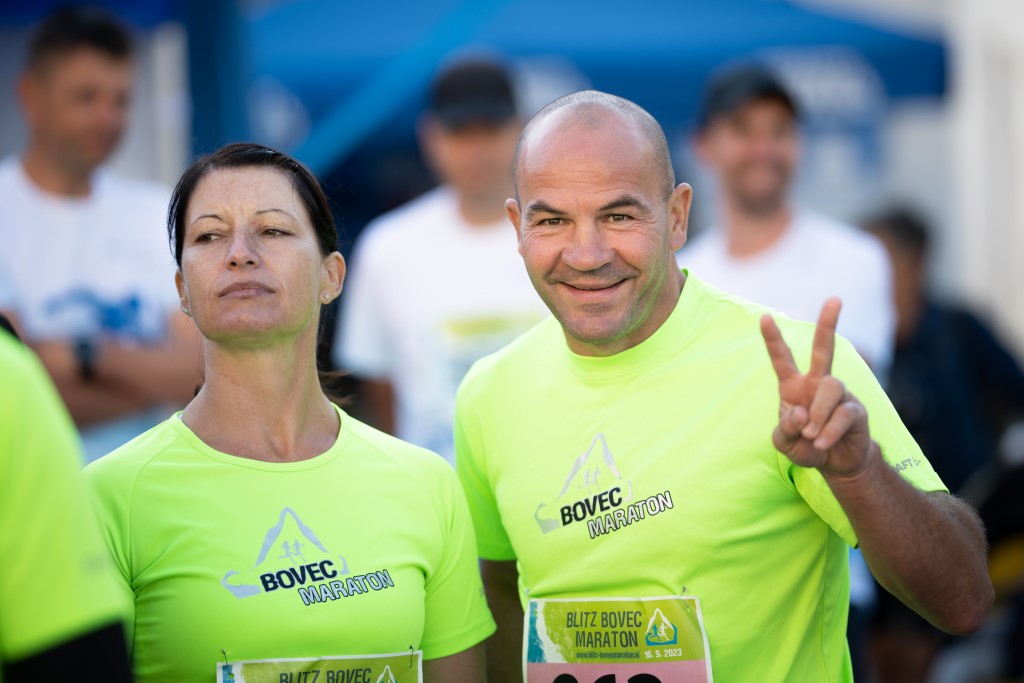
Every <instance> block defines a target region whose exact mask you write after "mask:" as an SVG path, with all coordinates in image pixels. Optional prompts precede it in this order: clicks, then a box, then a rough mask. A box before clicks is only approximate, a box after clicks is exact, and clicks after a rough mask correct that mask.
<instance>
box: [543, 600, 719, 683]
mask: <svg viewBox="0 0 1024 683" xmlns="http://www.w3.org/2000/svg"><path fill="white" fill-rule="evenodd" d="M523 658H524V663H523V671H524V672H525V674H526V681H527V683H712V677H711V656H710V651H709V649H708V639H707V635H706V634H705V632H704V619H703V617H702V616H701V612H700V601H699V600H698V599H697V598H695V597H664V598H571V599H564V600H530V604H529V606H528V609H527V613H526V624H525V632H524V637H523Z"/></svg>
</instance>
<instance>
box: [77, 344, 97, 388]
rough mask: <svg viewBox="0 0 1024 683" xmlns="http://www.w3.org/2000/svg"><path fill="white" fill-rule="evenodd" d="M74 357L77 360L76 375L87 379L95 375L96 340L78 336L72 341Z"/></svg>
mask: <svg viewBox="0 0 1024 683" xmlns="http://www.w3.org/2000/svg"><path fill="white" fill-rule="evenodd" d="M74 350H75V359H76V360H77V361H78V376H79V377H81V378H82V379H84V380H86V381H89V380H92V379H94V378H95V377H96V355H97V351H98V349H97V344H96V340H95V339H92V338H90V337H80V338H78V339H76V340H75V342H74Z"/></svg>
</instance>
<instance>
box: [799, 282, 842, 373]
mask: <svg viewBox="0 0 1024 683" xmlns="http://www.w3.org/2000/svg"><path fill="white" fill-rule="evenodd" d="M842 307H843V302H842V301H840V300H839V299H837V298H836V297H831V298H829V299H827V300H826V301H825V304H824V305H823V306H822V307H821V315H819V316H818V325H817V326H816V327H815V328H814V346H813V347H812V348H811V368H810V370H809V371H808V373H807V374H808V375H810V376H812V377H824V376H825V375H829V374H832V358H833V356H834V355H835V348H836V324H837V323H838V322H839V310H840V309H841V308H842Z"/></svg>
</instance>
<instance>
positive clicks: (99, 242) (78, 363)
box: [0, 7, 200, 459]
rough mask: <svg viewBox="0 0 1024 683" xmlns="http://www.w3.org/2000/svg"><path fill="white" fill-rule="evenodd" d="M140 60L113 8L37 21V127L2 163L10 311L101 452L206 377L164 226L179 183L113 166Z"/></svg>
mask: <svg viewBox="0 0 1024 683" xmlns="http://www.w3.org/2000/svg"><path fill="white" fill-rule="evenodd" d="M133 78H134V62H133V56H132V45H131V41H130V38H129V36H128V34H127V32H126V31H125V29H124V28H123V27H122V26H121V25H120V24H119V23H118V22H117V21H116V20H115V19H114V18H112V17H111V16H109V15H107V14H106V13H104V12H101V11H99V10H94V9H89V8H82V7H71V8H64V9H60V10H58V11H57V12H55V13H54V14H52V15H51V16H49V17H48V18H47V19H46V20H44V21H43V22H42V24H41V25H40V26H39V27H38V28H37V30H36V32H35V34H34V36H33V38H32V40H31V42H30V45H29V49H28V55H27V59H26V65H25V69H24V72H23V74H22V75H21V78H20V80H19V82H18V99H19V102H20V103H21V107H22V111H23V113H24V117H25V122H26V124H27V127H28V141H27V145H26V146H25V148H24V150H23V151H22V152H21V153H20V154H16V155H12V156H9V157H7V158H6V159H4V160H3V161H2V162H0V242H2V244H3V248H2V249H0V279H2V280H3V281H4V286H3V287H0V290H2V292H0V295H2V296H3V297H4V300H2V301H0V310H5V311H6V312H7V313H8V314H9V316H10V318H11V319H12V320H13V321H14V325H15V327H16V329H18V330H19V332H20V333H21V336H22V337H23V338H24V339H25V340H26V342H27V343H28V344H29V345H30V346H32V348H33V349H34V350H35V351H36V352H37V353H38V354H39V356H40V358H41V359H42V361H43V364H44V365H45V367H46V369H47V371H48V372H49V373H50V376H51V377H52V379H53V381H54V383H55V384H56V386H57V389H58V391H59V392H60V394H61V397H62V398H63V399H64V403H65V405H66V406H67V408H68V409H69V410H70V412H71V415H72V417H73V418H74V420H75V422H76V423H78V425H79V426H80V428H81V435H82V439H83V443H84V445H85V450H86V456H87V458H88V459H94V458H96V457H98V456H100V455H103V454H104V453H106V452H108V451H110V450H112V449H113V448H116V447H117V446H118V445H120V444H121V443H123V442H124V441H126V440H128V439H130V438H131V437H133V436H135V435H136V434H139V433H141V432H142V431H144V430H145V429H147V428H148V427H150V426H151V425H153V424H155V423H156V422H157V421H158V420H159V419H160V418H162V417H164V416H165V415H166V412H167V410H168V409H167V408H166V407H165V404H168V403H170V404H182V403H183V402H184V401H185V400H186V399H187V398H188V397H190V396H191V395H192V393H193V391H194V390H195V387H196V385H197V384H198V383H199V381H200V377H199V374H198V367H199V365H198V348H199V345H198V341H197V340H196V335H195V331H194V326H193V325H192V322H191V321H190V320H188V319H187V318H186V317H185V316H183V315H182V314H181V313H180V312H177V299H176V297H175V292H174V280H173V274H174V270H173V263H172V261H171V260H170V257H169V255H168V252H167V247H166V244H165V243H164V241H163V239H162V234H161V225H162V223H163V218H164V215H165V213H166V210H167V198H168V195H169V193H168V192H167V191H166V190H165V188H163V187H160V186H158V185H156V184H153V183H149V182H143V181H136V180H127V179H124V178H120V177H117V176H115V175H112V174H110V173H108V172H105V171H104V170H102V169H101V168H100V166H101V164H103V162H104V161H106V160H107V159H108V158H109V156H110V155H111V153H112V152H113V151H114V150H115V148H116V147H117V144H118V141H119V140H120V139H121V135H122V133H123V132H124V129H125V126H126V124H127V121H128V114H129V104H130V100H131V91H132V81H133Z"/></svg>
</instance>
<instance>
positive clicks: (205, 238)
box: [196, 232, 218, 242]
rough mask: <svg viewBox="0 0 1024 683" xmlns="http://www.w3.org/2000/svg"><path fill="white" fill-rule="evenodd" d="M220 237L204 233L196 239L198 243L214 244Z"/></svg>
mask: <svg viewBox="0 0 1024 683" xmlns="http://www.w3.org/2000/svg"><path fill="white" fill-rule="evenodd" d="M217 237H218V235H216V234H214V233H212V232H204V233H203V234H201V235H199V236H197V237H196V242H212V241H213V240H215V239H217Z"/></svg>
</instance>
